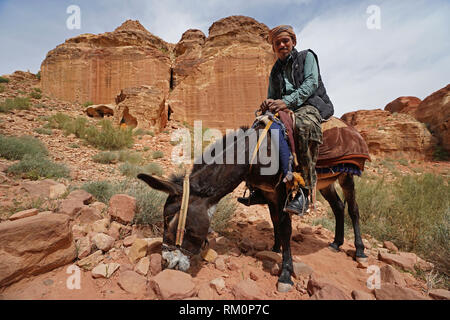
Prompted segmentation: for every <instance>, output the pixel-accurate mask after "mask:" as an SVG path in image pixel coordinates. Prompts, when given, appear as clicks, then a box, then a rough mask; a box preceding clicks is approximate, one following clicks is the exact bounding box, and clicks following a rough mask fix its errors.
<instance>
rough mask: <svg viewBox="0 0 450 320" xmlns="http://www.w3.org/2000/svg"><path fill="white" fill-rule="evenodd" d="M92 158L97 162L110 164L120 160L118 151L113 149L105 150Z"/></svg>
mask: <svg viewBox="0 0 450 320" xmlns="http://www.w3.org/2000/svg"><path fill="white" fill-rule="evenodd" d="M92 160H94V162H97V163H103V164H109V163H115V162H117V161H118V156H117V153H115V152H111V151H105V152H100V153H97V154H96V155H94V156H93V157H92Z"/></svg>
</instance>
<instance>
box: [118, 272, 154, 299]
mask: <svg viewBox="0 0 450 320" xmlns="http://www.w3.org/2000/svg"><path fill="white" fill-rule="evenodd" d="M117 284H118V285H119V286H120V287H121V288H122V289H123V290H125V291H126V292H128V293H132V294H145V293H146V291H147V279H146V278H145V277H144V276H141V275H140V274H137V273H136V272H134V271H131V270H127V271H124V272H121V273H120V275H119V279H118V281H117Z"/></svg>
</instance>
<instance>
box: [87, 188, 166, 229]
mask: <svg viewBox="0 0 450 320" xmlns="http://www.w3.org/2000/svg"><path fill="white" fill-rule="evenodd" d="M81 188H82V189H83V190H86V191H87V192H89V193H90V194H92V195H93V196H94V197H95V198H96V199H97V200H98V201H101V202H103V203H106V204H108V202H109V200H110V199H111V197H112V196H113V195H115V194H119V193H121V194H127V195H129V196H132V197H134V198H135V199H136V215H135V217H134V223H136V224H157V223H160V222H162V216H163V208H164V203H165V200H166V198H167V195H166V194H165V193H163V192H159V191H156V190H154V189H152V188H150V187H149V186H148V185H147V184H146V183H144V182H142V181H140V180H137V179H125V180H123V181H119V182H108V181H94V182H88V183H85V184H84V185H83V186H82V187H81Z"/></svg>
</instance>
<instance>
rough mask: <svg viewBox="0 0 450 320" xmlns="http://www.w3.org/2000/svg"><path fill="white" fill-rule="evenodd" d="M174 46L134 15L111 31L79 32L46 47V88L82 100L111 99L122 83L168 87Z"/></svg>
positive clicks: (43, 76)
mask: <svg viewBox="0 0 450 320" xmlns="http://www.w3.org/2000/svg"><path fill="white" fill-rule="evenodd" d="M172 46H173V45H170V44H168V43H166V42H165V41H163V40H162V39H160V38H158V37H156V36H154V35H152V34H151V33H150V32H148V31H147V30H146V29H145V28H144V27H143V26H142V25H141V24H140V23H139V22H138V21H132V20H127V21H125V22H124V23H123V24H122V25H121V26H120V27H118V28H117V29H116V30H114V31H113V32H106V33H103V34H99V35H93V34H81V35H79V36H77V37H74V38H71V39H68V40H66V42H64V43H63V44H61V45H59V46H57V47H56V48H55V49H53V50H51V51H50V52H48V53H47V56H46V58H45V60H44V61H43V62H42V65H41V85H42V91H43V92H44V93H45V94H47V95H50V96H52V97H56V98H60V99H62V100H68V101H77V102H79V103H84V102H87V101H91V102H93V103H110V102H113V101H114V98H115V97H116V95H117V94H118V93H119V92H120V90H121V89H123V88H127V87H134V86H139V85H143V84H146V85H152V86H159V87H160V88H161V89H162V90H163V91H164V92H166V93H167V92H168V91H169V80H170V57H169V52H170V51H171V47H172Z"/></svg>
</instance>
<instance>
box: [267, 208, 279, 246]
mask: <svg viewBox="0 0 450 320" xmlns="http://www.w3.org/2000/svg"><path fill="white" fill-rule="evenodd" d="M269 210H270V219H271V220H272V225H273V236H274V239H275V242H274V244H273V247H272V251H273V252H276V253H279V252H281V238H280V219H279V212H278V210H277V208H276V205H274V204H271V203H269Z"/></svg>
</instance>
